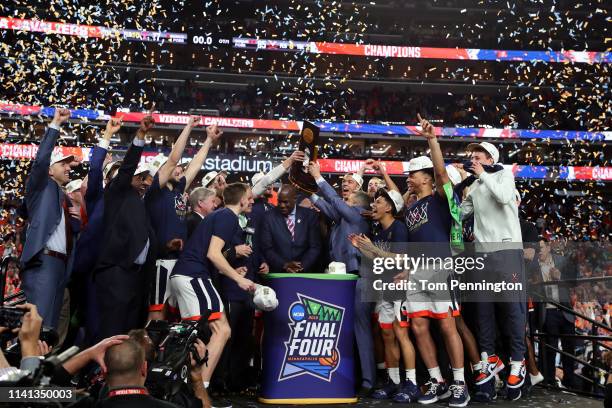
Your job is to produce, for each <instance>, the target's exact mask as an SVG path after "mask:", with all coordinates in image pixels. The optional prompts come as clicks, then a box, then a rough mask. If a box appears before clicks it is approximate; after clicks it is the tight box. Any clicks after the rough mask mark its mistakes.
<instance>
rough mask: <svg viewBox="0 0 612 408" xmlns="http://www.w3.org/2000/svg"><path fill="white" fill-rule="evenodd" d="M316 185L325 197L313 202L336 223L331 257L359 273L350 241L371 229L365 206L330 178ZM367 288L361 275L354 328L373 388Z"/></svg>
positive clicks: (368, 383)
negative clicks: (341, 192)
mask: <svg viewBox="0 0 612 408" xmlns="http://www.w3.org/2000/svg"><path fill="white" fill-rule="evenodd" d="M317 184H318V185H319V189H320V190H319V191H320V194H321V195H322V196H323V197H324V198H325V200H323V199H321V198H318V199H316V200H315V201H314V204H315V206H316V207H317V208H319V209H320V210H321V211H322V212H323V214H325V215H326V216H328V218H330V219H331V220H332V221H333V222H334V225H333V227H332V230H331V236H330V240H329V243H330V246H331V248H330V254H331V259H332V261H336V262H343V263H344V264H345V265H346V270H347V272H353V273H357V272H358V271H359V263H360V259H361V256H360V253H359V251H358V250H357V248H355V247H354V246H353V245H352V244H351V243H350V241H349V240H348V235H349V234H367V233H368V232H369V230H370V226H369V223H368V222H367V220H366V219H365V218H364V217H363V216H362V214H363V212H364V211H365V209H364V208H360V207H351V206H350V205H348V204H347V203H346V202H345V201H344V200H343V199H342V198H341V197H340V196H339V195H338V193H336V191H335V190H334V189H333V188H332V186H330V185H329V183H327V181H325V180H323V181H321V182H318V183H317ZM366 287H367V281H366V280H365V279H364V278H361V277H360V278H359V280H358V281H357V285H356V287H355V322H354V329H355V339H356V342H357V350H358V351H359V363H360V364H361V376H362V380H361V385H362V386H363V387H366V388H372V387H373V386H374V384H375V381H376V361H375V359H374V353H372V350H374V339H373V338H372V327H371V321H372V311H373V308H374V305H373V303H372V302H364V301H362V299H363V297H364V292H365V290H366Z"/></svg>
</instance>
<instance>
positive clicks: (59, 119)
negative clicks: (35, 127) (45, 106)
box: [51, 108, 70, 126]
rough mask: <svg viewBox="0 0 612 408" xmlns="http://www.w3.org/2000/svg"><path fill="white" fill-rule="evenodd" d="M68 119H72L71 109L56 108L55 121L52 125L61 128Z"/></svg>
mask: <svg viewBox="0 0 612 408" xmlns="http://www.w3.org/2000/svg"><path fill="white" fill-rule="evenodd" d="M68 119H70V109H66V108H55V113H54V114H53V120H52V121H51V123H52V124H53V125H55V126H61V125H62V124H63V123H65V122H66V121H67V120H68Z"/></svg>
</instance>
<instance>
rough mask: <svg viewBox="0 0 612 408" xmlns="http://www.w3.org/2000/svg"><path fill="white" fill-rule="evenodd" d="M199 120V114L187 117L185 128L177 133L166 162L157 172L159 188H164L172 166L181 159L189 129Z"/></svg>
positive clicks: (189, 132)
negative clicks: (177, 135)
mask: <svg viewBox="0 0 612 408" xmlns="http://www.w3.org/2000/svg"><path fill="white" fill-rule="evenodd" d="M200 120H201V119H200V117H199V116H191V117H190V118H189V121H188V122H187V125H185V128H184V129H183V131H182V132H181V134H180V135H179V137H178V139H176V142H174V146H172V151H171V152H170V155H169V156H168V160H166V162H165V163H164V164H163V165H162V166H161V167H160V169H159V171H158V172H157V174H158V177H159V187H160V188H164V187H165V186H166V183H167V182H168V180H169V179H170V176H171V175H172V172H173V171H174V168H175V167H176V166H177V165H178V164H179V162H180V161H181V156H183V151H184V150H185V145H186V144H187V139H189V135H190V134H191V131H192V130H193V128H194V127H196V126H197V124H198V123H199V122H200Z"/></svg>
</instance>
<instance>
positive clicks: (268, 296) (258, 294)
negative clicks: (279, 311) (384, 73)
mask: <svg viewBox="0 0 612 408" xmlns="http://www.w3.org/2000/svg"><path fill="white" fill-rule="evenodd" d="M253 303H255V306H257V308H258V309H259V310H263V311H264V312H271V311H272V310H274V309H276V307H277V306H278V299H277V298H276V292H274V289H272V288H270V287H268V286H263V285H256V289H255V294H254V296H253Z"/></svg>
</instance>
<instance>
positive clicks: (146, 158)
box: [140, 152, 273, 173]
mask: <svg viewBox="0 0 612 408" xmlns="http://www.w3.org/2000/svg"><path fill="white" fill-rule="evenodd" d="M156 155H157V152H143V153H142V156H141V158H140V161H141V162H143V163H149V162H151V161H153V158H154V157H155V156H156ZM185 161H186V162H188V161H189V159H185ZM272 166H273V162H272V160H270V159H265V158H257V157H253V156H239V155H229V154H219V155H212V156H209V157H207V158H206V160H205V161H204V165H203V166H202V169H203V170H206V171H211V170H215V171H227V172H232V173H240V172H249V173H257V172H260V171H261V172H263V173H267V172H269V171H270V170H272Z"/></svg>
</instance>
